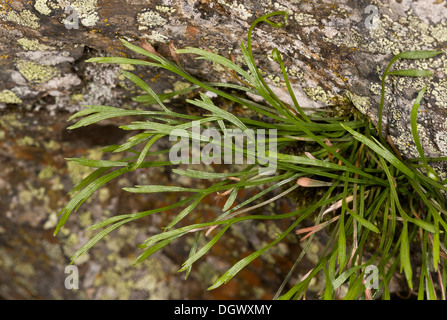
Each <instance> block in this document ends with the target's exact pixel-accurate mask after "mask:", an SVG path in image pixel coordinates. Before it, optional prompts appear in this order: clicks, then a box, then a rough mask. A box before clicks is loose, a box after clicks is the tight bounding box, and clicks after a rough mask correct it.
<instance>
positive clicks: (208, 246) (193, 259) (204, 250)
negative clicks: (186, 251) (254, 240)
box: [179, 224, 231, 272]
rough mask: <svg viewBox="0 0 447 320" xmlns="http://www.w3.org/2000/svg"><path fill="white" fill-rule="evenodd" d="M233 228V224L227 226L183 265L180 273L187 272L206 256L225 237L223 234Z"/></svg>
mask: <svg viewBox="0 0 447 320" xmlns="http://www.w3.org/2000/svg"><path fill="white" fill-rule="evenodd" d="M230 226H231V224H228V225H226V226H225V227H224V228H223V229H222V230H221V231H220V232H219V233H218V234H217V235H216V236H215V237H214V238H213V239H211V240H210V241H209V242H208V243H207V244H206V245H204V246H203V247H202V248H200V250H199V251H197V252H196V253H195V254H194V255H193V256H192V257H190V258H189V259H188V260H186V261H185V262H184V263H183V267H182V268H181V269H180V270H179V272H182V271H185V270H187V269H188V268H190V267H191V266H192V264H193V263H194V262H196V261H197V260H198V259H200V258H201V257H202V256H203V255H204V254H206V253H207V252H208V251H209V250H210V249H211V247H212V246H214V245H215V244H216V242H217V241H218V240H219V239H220V238H221V237H222V236H223V234H224V233H225V232H226V231H227V229H228V228H229V227H230Z"/></svg>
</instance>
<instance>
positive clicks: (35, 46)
mask: <svg viewBox="0 0 447 320" xmlns="http://www.w3.org/2000/svg"><path fill="white" fill-rule="evenodd" d="M17 42H18V44H20V45H21V46H22V48H23V49H24V50H33V51H35V50H39V51H48V50H55V49H56V48H54V47H51V46H47V45H45V44H41V43H39V41H38V40H37V39H34V40H32V39H27V38H20V39H19V40H17Z"/></svg>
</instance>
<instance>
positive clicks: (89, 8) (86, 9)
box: [71, 0, 99, 27]
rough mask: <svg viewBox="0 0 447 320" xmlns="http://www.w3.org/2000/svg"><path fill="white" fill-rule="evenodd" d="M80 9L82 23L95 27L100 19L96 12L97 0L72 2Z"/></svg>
mask: <svg viewBox="0 0 447 320" xmlns="http://www.w3.org/2000/svg"><path fill="white" fill-rule="evenodd" d="M71 6H72V7H75V8H76V9H77V11H78V15H79V18H80V19H81V23H82V24H83V25H84V26H86V27H93V26H94V25H96V22H98V20H99V16H98V13H97V12H96V7H97V0H77V1H74V2H73V3H72V4H71Z"/></svg>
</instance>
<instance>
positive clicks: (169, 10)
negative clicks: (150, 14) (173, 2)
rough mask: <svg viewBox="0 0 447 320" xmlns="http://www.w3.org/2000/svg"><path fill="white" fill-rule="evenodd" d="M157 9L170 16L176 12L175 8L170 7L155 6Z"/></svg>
mask: <svg viewBox="0 0 447 320" xmlns="http://www.w3.org/2000/svg"><path fill="white" fill-rule="evenodd" d="M155 9H156V10H158V11H160V12H163V13H166V14H167V15H169V16H170V15H171V14H173V13H174V12H175V11H176V9H175V8H172V7H168V6H155Z"/></svg>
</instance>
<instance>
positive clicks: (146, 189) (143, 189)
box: [123, 185, 206, 193]
mask: <svg viewBox="0 0 447 320" xmlns="http://www.w3.org/2000/svg"><path fill="white" fill-rule="evenodd" d="M123 190H124V191H127V192H132V193H158V192H204V191H205V190H206V189H193V188H183V187H177V186H160V185H148V186H135V187H132V188H130V187H128V188H123Z"/></svg>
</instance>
